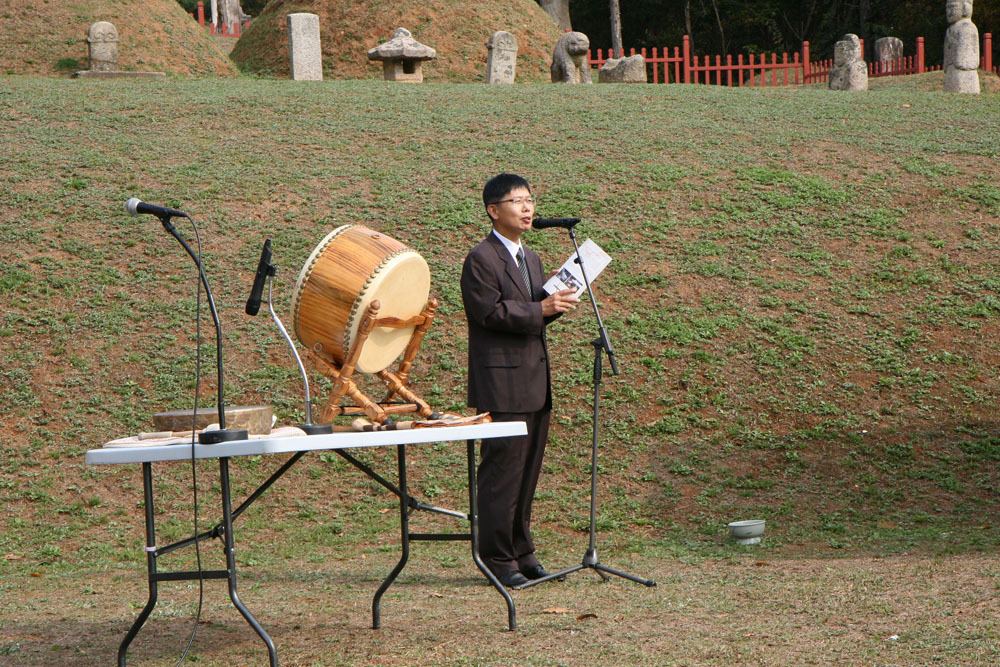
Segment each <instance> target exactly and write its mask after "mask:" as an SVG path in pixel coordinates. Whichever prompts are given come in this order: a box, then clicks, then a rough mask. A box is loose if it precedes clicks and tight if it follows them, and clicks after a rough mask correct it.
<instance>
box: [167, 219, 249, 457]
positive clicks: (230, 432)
mask: <svg viewBox="0 0 1000 667" xmlns="http://www.w3.org/2000/svg"><path fill="white" fill-rule="evenodd" d="M156 217H158V218H159V219H160V222H161V223H163V228H164V229H165V230H167V231H168V232H170V234H171V236H173V237H174V238H175V239H177V242H178V243H180V244H181V247H183V248H184V250H186V251H187V254H188V255H190V256H191V259H193V260H194V263H195V266H197V267H198V276H199V278H200V279H201V284H202V286H203V287H204V288H205V294H206V296H207V297H208V309H209V311H211V313H212V321H213V322H214V323H215V355H216V369H217V371H218V375H219V379H218V384H219V397H218V402H217V406H218V408H217V409H218V411H219V430H218V431H202V432H201V433H199V434H198V442H199V443H201V444H202V445H215V444H218V443H220V442H229V441H230V440H246V439H247V438H248V437H249V435H248V434H247V432H246V431H244V430H241V429H227V428H226V405H225V401H224V399H223V382H222V325H221V324H220V323H219V312H218V311H217V310H216V309H215V300H214V299H213V298H212V290H211V289H210V288H209V286H208V278H206V277H205V270H204V269H203V268H202V266H201V260H200V259H198V255H197V254H196V253H195V252H194V251H193V250H191V246H189V245H188V244H187V241H185V240H184V237H182V236H181V235H180V233H178V231H177V228H176V227H174V224H173V223H172V222H170V218H171V217H172V216H171V214H168V213H162V214H156ZM184 217H185V218H187V219H188V220H191V218H190V216H188V215H185V216H184ZM192 224H194V222H193V221H192Z"/></svg>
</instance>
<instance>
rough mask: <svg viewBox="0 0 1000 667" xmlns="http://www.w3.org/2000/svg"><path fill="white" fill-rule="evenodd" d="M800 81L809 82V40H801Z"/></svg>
mask: <svg viewBox="0 0 1000 667" xmlns="http://www.w3.org/2000/svg"><path fill="white" fill-rule="evenodd" d="M802 83H809V42H802Z"/></svg>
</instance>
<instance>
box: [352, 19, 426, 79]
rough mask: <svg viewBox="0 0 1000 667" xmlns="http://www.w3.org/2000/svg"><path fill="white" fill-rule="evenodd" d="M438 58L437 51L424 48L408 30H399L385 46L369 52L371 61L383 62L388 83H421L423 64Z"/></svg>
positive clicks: (380, 45)
mask: <svg viewBox="0 0 1000 667" xmlns="http://www.w3.org/2000/svg"><path fill="white" fill-rule="evenodd" d="M436 57H437V51H435V50H434V49H432V48H431V47H429V46H424V45H423V44H421V43H420V42H418V41H417V40H415V39H413V35H412V34H410V31H409V30H407V29H406V28H397V29H396V32H394V33H393V34H392V39H390V40H389V41H388V42H386V43H385V44H379V45H378V46H376V47H375V48H374V49H370V50H369V51H368V59H369V60H381V61H382V76H383V78H384V79H385V80H386V81H404V82H408V83H421V82H422V81H423V80H424V73H423V71H422V70H421V63H422V62H423V61H424V60H432V59H433V58H436Z"/></svg>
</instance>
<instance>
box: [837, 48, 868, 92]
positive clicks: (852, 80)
mask: <svg viewBox="0 0 1000 667" xmlns="http://www.w3.org/2000/svg"><path fill="white" fill-rule="evenodd" d="M830 90H868V66H867V65H866V64H865V61H864V59H863V58H862V55H861V40H860V39H858V36H857V35H854V34H847V35H844V36H843V37H841V39H840V41H839V42H837V43H836V44H835V45H834V47H833V69H831V70H830Z"/></svg>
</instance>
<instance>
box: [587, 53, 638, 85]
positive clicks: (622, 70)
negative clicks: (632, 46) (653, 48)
mask: <svg viewBox="0 0 1000 667" xmlns="http://www.w3.org/2000/svg"><path fill="white" fill-rule="evenodd" d="M597 80H598V81H600V82H601V83H646V59H645V58H643V57H642V56H640V55H638V54H636V55H634V56H629V57H628V58H611V59H609V60H608V61H607V62H606V63H604V65H603V66H602V67H601V69H600V70H599V71H598V72H597Z"/></svg>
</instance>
